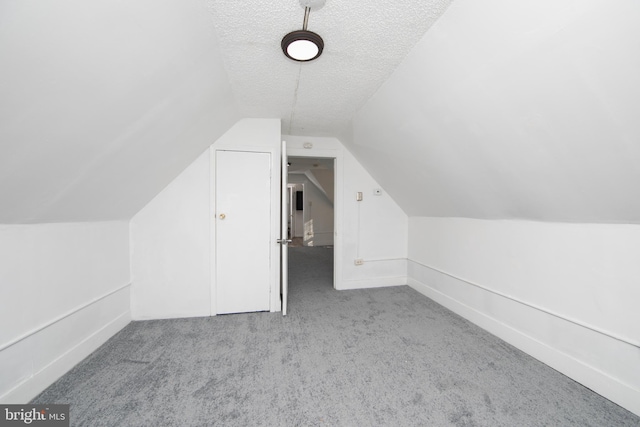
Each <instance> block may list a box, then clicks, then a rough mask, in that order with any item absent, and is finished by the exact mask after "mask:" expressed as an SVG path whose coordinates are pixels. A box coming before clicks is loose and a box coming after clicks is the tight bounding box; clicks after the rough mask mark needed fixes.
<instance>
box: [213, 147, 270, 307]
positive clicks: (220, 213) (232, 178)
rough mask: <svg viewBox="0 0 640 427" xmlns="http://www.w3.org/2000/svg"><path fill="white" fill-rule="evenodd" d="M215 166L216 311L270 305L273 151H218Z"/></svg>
mask: <svg viewBox="0 0 640 427" xmlns="http://www.w3.org/2000/svg"><path fill="white" fill-rule="evenodd" d="M215 167H216V170H215V174H216V177H215V185H216V188H215V190H216V191H215V195H216V196H215V197H216V202H215V207H216V218H215V226H216V230H215V233H216V238H215V241H216V248H215V251H216V256H215V259H216V269H215V271H216V297H217V298H216V308H217V309H216V312H217V313H218V314H224V313H243V312H250V311H268V310H269V301H270V300H269V298H270V277H271V270H270V266H271V262H270V260H271V255H272V254H271V249H272V247H274V246H273V245H272V242H270V241H269V240H270V233H271V218H270V215H271V191H270V190H271V154H270V153H261V152H247V151H217V152H216V165H215ZM275 247H277V246H275Z"/></svg>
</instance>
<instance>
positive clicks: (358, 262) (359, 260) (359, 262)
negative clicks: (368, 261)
mask: <svg viewBox="0 0 640 427" xmlns="http://www.w3.org/2000/svg"><path fill="white" fill-rule="evenodd" d="M353 263H354V264H355V265H362V264H364V260H363V259H362V258H358V259H354V260H353Z"/></svg>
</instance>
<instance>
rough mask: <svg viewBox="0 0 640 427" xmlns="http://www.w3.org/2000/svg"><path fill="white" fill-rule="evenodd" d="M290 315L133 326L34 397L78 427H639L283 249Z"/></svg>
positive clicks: (399, 301)
mask: <svg viewBox="0 0 640 427" xmlns="http://www.w3.org/2000/svg"><path fill="white" fill-rule="evenodd" d="M290 254H291V255H290V256H291V264H292V268H291V273H290V276H291V286H290V288H291V291H290V306H289V310H290V311H289V315H288V316H287V317H284V318H283V317H282V316H281V315H280V313H252V314H236V315H226V316H217V317H212V318H197V319H179V320H157V321H145V322H133V323H131V324H130V325H128V326H127V327H126V328H125V329H124V330H123V331H121V332H120V333H119V334H117V335H116V336H114V337H113V338H112V339H111V340H109V341H108V342H107V343H106V344H105V345H104V346H102V347H101V348H100V349H98V350H97V351H96V352H95V353H93V354H92V355H91V356H90V357H88V358H87V359H86V360H84V361H83V362H82V363H80V364H79V365H78V366H77V367H75V368H74V369H73V370H72V371H71V372H69V373H68V374H67V375H65V376H64V377H62V378H61V379H60V380H59V381H57V382H56V383H55V384H53V385H52V386H51V387H49V388H48V389H47V390H45V391H44V392H43V393H42V394H41V395H39V396H38V397H37V398H36V399H34V401H33V402H34V403H70V404H71V420H72V425H86V426H209V425H223V426H254V425H264V426H319V425H327V426H418V425H419V426H449V425H455V426H638V425H640V418H639V417H637V416H635V415H633V414H632V413H630V412H628V411H626V410H624V409H622V408H621V407H619V406H617V405H615V404H613V403H611V402H609V401H608V400H606V399H604V398H602V397H600V396H599V395H597V394H595V393H593V392H591V391H590V390H588V389H586V388H584V387H582V386H581V385H579V384H577V383H576V382H574V381H572V380H570V379H569V378H567V377H565V376H563V375H561V374H559V373H558V372H556V371H554V370H553V369H551V368H549V367H547V366H545V365H543V364H542V363H539V362H538V361H536V360H534V359H532V358H531V357H529V356H527V355H526V354H524V353H522V352H521V351H519V350H517V349H515V348H513V347H512V346H510V345H508V344H506V343H504V342H503V341H501V340H499V339H498V338H496V337H494V336H492V335H490V334H489V333H487V332H484V331H483V330H482V329H480V328H478V327H476V326H474V325H473V324H471V323H469V322H467V321H466V320H464V319H462V318H461V317H459V316H457V315H455V314H453V313H451V312H450V311H448V310H446V309H445V308H443V307H441V306H439V305H438V304H436V303H434V302H433V301H431V300H429V299H428V298H426V297H424V296H422V295H420V294H419V293H417V292H415V291H414V290H412V289H411V288H409V287H406V286H403V287H395V288H380V289H371V290H357V291H335V290H333V289H332V287H331V277H332V270H331V260H332V250H330V249H325V248H292V249H291V250H290Z"/></svg>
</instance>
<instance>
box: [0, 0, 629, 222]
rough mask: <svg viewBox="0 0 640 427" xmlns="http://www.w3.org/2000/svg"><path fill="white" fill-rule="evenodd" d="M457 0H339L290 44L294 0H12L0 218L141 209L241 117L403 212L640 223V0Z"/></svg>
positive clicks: (3, 26)
mask: <svg viewBox="0 0 640 427" xmlns="http://www.w3.org/2000/svg"><path fill="white" fill-rule="evenodd" d="M450 3H451V1H450V0H429V1H416V0H398V1H395V2H388V1H383V0H370V1H366V2H344V1H337V0H328V1H327V4H326V5H325V6H324V7H323V8H321V9H319V10H314V11H312V12H311V17H310V21H309V29H311V30H313V31H316V32H318V33H320V34H321V35H322V36H323V37H324V39H325V43H326V48H325V52H324V54H323V56H322V57H321V58H319V60H317V61H315V62H313V63H309V64H297V63H294V62H292V61H290V60H288V59H286V58H285V57H284V56H283V55H282V53H281V51H280V40H281V38H282V36H283V35H284V34H285V33H287V32H289V31H291V30H294V29H299V28H300V27H301V24H302V17H303V14H304V11H303V9H302V7H301V6H300V5H299V2H298V0H284V1H278V2H273V1H267V0H247V1H232V0H157V1H151V0H138V1H134V2H127V1H124V0H96V1H92V2H84V1H81V0H58V1H55V2H51V1H46V0H34V1H29V2H26V1H19V0H5V1H2V2H0V60H1V61H2V64H1V66H0V223H22V222H53V221H92V220H110V219H128V218H131V217H132V216H133V215H134V214H135V213H136V212H137V211H138V210H139V209H140V208H141V207H142V206H144V205H145V204H146V203H147V202H148V201H149V200H150V199H151V198H152V197H154V196H155V195H156V194H157V193H158V192H159V191H160V190H161V189H162V188H163V187H164V186H165V185H166V184H168V183H169V182H170V181H171V179H173V178H174V177H175V176H176V175H177V174H178V173H179V172H180V171H181V170H183V169H184V168H185V167H186V166H187V165H188V164H189V163H190V162H191V161H192V160H193V159H195V158H196V157H197V155H198V154H200V153H201V152H202V151H203V150H204V149H205V147H207V146H208V145H210V144H211V143H212V142H213V141H215V140H216V139H217V138H218V137H219V136H220V135H222V134H223V133H224V132H225V131H226V130H227V129H228V128H229V127H230V126H231V125H232V124H233V123H234V122H235V121H236V120H237V119H239V118H241V117H269V118H281V119H282V120H283V131H284V132H285V133H289V134H298V135H309V136H311V135H328V136H329V135H337V136H340V137H341V138H342V139H343V142H344V143H345V144H346V145H347V146H348V148H349V149H350V150H351V151H352V152H353V153H354V154H355V155H356V156H357V157H358V159H359V160H360V161H361V162H362V163H363V164H364V165H365V166H366V167H367V169H368V170H369V171H370V173H371V174H372V175H373V176H374V177H375V178H376V179H377V180H378V182H380V183H381V185H382V186H383V187H384V188H385V190H386V191H387V192H388V193H389V194H390V195H391V196H393V197H394V199H395V200H396V201H397V202H398V203H399V204H400V205H401V206H402V207H403V209H404V210H405V211H406V212H407V213H408V214H409V215H422V216H456V217H472V218H522V219H534V220H541V221H572V222H632V223H639V222H640V197H637V193H638V187H639V184H638V183H640V167H638V165H639V164H640V142H639V141H640V120H639V119H638V117H640V79H639V78H638V76H640V55H638V52H640V26H638V25H637V21H638V18H640V5H639V3H637V2H636V1H634V0H617V1H615V2H610V1H605V0H588V1H582V0H553V1H552V0H542V1H519V2H512V1H508V0H485V1H482V2H477V1H473V0H456V1H455V2H453V3H451V6H449V4H450ZM445 10H446V13H445ZM441 15H442V17H440V16H441ZM434 23H435V24H434ZM427 30H429V31H427ZM425 32H426V33H425ZM416 43H417V45H416ZM409 51H411V52H410V53H409V55H408V56H407V52H409ZM403 58H404V59H403ZM398 64H400V66H399V67H397V65H398ZM394 70H395V71H394ZM389 76H391V77H389ZM383 83H384V84H383ZM381 85H382V86H381ZM374 94H375V95H374ZM372 95H373V97H372ZM354 114H355V116H354ZM352 119H353V120H352Z"/></svg>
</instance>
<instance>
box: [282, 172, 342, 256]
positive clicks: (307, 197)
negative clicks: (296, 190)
mask: <svg viewBox="0 0 640 427" xmlns="http://www.w3.org/2000/svg"><path fill="white" fill-rule="evenodd" d="M289 182H290V183H299V184H304V193H303V197H304V210H303V211H302V218H301V219H302V221H301V222H302V231H303V233H302V236H303V244H304V246H326V245H333V221H334V212H333V203H331V201H330V200H329V199H328V198H327V196H326V195H325V194H324V193H323V192H321V191H320V190H319V189H318V187H317V186H316V185H315V184H314V183H312V182H311V181H310V180H309V178H307V177H306V176H305V175H300V174H289ZM297 212H300V211H296V213H297Z"/></svg>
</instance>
